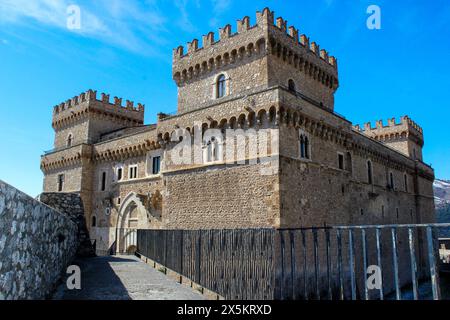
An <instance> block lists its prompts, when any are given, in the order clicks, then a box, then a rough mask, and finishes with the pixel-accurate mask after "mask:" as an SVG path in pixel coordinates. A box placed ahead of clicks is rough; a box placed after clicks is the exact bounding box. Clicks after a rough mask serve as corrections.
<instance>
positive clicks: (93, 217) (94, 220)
mask: <svg viewBox="0 0 450 320" xmlns="http://www.w3.org/2000/svg"><path fill="white" fill-rule="evenodd" d="M91 226H93V227H96V226H97V217H96V216H92V223H91Z"/></svg>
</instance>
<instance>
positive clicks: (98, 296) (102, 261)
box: [53, 257, 138, 300]
mask: <svg viewBox="0 0 450 320" xmlns="http://www.w3.org/2000/svg"><path fill="white" fill-rule="evenodd" d="M114 262H116V263H123V262H126V263H138V262H137V261H136V260H132V259H123V258H120V259H118V258H115V257H98V258H89V259H77V260H75V261H74V264H75V265H77V266H79V267H80V269H81V290H69V289H67V286H66V281H67V277H66V278H64V280H63V283H62V284H61V285H60V286H59V287H58V289H57V290H56V292H55V294H54V296H53V299H54V300H131V297H130V296H129V294H128V291H127V289H126V288H125V286H124V285H123V283H122V281H121V280H120V278H119V277H118V276H117V275H116V273H115V272H114V270H113V269H112V268H111V266H110V263H114Z"/></svg>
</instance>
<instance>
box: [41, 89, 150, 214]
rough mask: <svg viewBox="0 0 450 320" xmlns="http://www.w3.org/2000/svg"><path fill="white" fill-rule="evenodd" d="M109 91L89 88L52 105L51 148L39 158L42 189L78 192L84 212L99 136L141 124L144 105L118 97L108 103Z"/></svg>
mask: <svg viewBox="0 0 450 320" xmlns="http://www.w3.org/2000/svg"><path fill="white" fill-rule="evenodd" d="M109 97H110V96H109V94H104V93H102V95H101V99H100V100H97V92H96V91H93V90H88V91H87V92H84V93H82V94H80V95H79V96H76V97H73V98H72V99H70V100H67V101H66V102H64V103H61V104H59V105H57V106H55V107H54V108H53V119H52V126H53V129H54V130H55V140H54V149H53V150H51V151H47V152H45V154H44V155H43V156H42V157H41V170H42V171H43V173H44V186H43V190H44V192H70V193H79V194H80V196H81V198H82V200H83V203H84V207H85V212H86V214H89V213H90V212H91V209H92V208H91V196H92V190H93V180H92V179H93V176H94V174H93V173H94V163H93V161H92V154H93V144H95V143H97V142H99V141H101V139H102V135H103V134H106V133H109V132H111V131H114V130H119V129H122V128H128V127H136V126H140V125H142V124H143V121H144V106H143V105H142V104H138V105H137V107H134V104H133V102H131V101H127V102H126V105H125V106H122V99H121V98H117V97H115V98H114V103H110V101H109Z"/></svg>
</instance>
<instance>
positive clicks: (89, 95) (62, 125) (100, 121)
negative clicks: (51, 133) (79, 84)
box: [52, 90, 144, 149]
mask: <svg viewBox="0 0 450 320" xmlns="http://www.w3.org/2000/svg"><path fill="white" fill-rule="evenodd" d="M109 100H110V95H109V94H105V93H102V95H101V99H100V100H97V92H96V91H93V90H88V91H87V92H85V93H82V94H80V95H79V96H76V97H73V98H72V99H70V100H67V101H66V102H65V103H61V104H60V105H58V106H55V107H54V109H53V119H52V126H53V129H54V130H55V142H54V147H55V149H61V148H65V147H70V146H74V145H77V144H80V143H87V144H91V143H95V142H97V141H98V140H99V139H100V138H101V135H102V134H104V133H107V132H111V131H113V130H118V129H122V128H126V127H134V126H139V125H142V124H143V123H144V106H143V105H142V104H138V106H137V107H134V103H133V102H132V101H128V100H127V101H126V105H125V106H122V99H121V98H117V97H115V98H114V102H113V103H111V102H110V101H109Z"/></svg>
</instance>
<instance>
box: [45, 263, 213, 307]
mask: <svg viewBox="0 0 450 320" xmlns="http://www.w3.org/2000/svg"><path fill="white" fill-rule="evenodd" d="M74 264H76V265H78V266H79V267H80V269H81V290H68V289H67V287H66V280H65V279H64V281H63V283H62V284H61V285H60V286H59V287H58V289H57V290H56V292H55V294H54V296H53V299H56V300H203V299H204V297H203V296H202V295H201V294H200V293H198V292H196V291H194V290H193V289H192V288H189V287H187V286H184V285H181V284H179V283H177V282H176V281H174V280H172V279H170V278H168V277H167V276H166V275H164V274H163V273H161V272H159V271H158V270H155V269H154V268H152V267H150V266H149V265H147V264H145V263H144V262H142V261H141V260H139V259H138V258H137V257H135V256H114V257H96V258H86V259H81V260H77V261H75V262H74Z"/></svg>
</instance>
